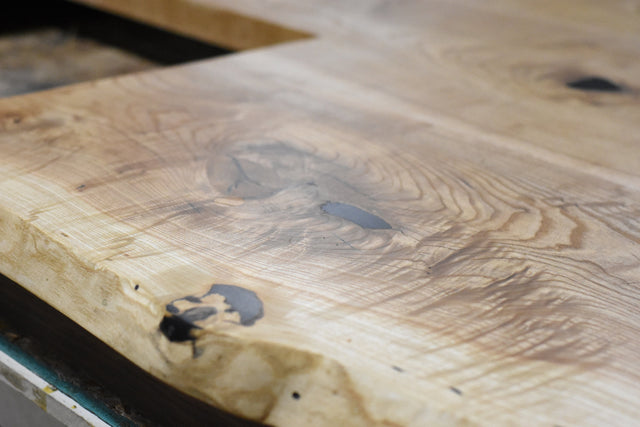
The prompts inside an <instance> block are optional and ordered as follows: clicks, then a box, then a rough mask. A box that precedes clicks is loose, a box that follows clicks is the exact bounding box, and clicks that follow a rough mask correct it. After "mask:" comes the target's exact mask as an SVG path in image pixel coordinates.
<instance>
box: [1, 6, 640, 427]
mask: <svg viewBox="0 0 640 427" xmlns="http://www.w3.org/2000/svg"><path fill="white" fill-rule="evenodd" d="M80 3H84V4H87V5H90V6H92V7H96V8H99V9H103V10H107V11H110V12H113V13H117V14H121V15H123V16H127V17H130V18H134V19H138V20H141V21H143V22H146V23H149V24H153V25H156V26H158V27H161V28H164V29H167V30H170V31H174V32H177V33H179V34H183V35H187V36H191V37H195V38H198V39H200V40H202V41H206V42H210V43H215V44H217V45H219V46H222V47H225V48H228V49H232V50H235V51H237V52H236V53H233V54H230V55H226V56H221V57H218V58H212V59H207V60H202V61H198V62H194V63H189V64H184V65H178V66H173V67H167V68H161V69H157V70H151V71H144V72H140V73H133V74H128V75H124V76H118V77H113V78H108V79H101V80H96V81H90V82H87V83H81V84H77V85H72V86H66V87H62V88H58V89H54V90H49V91H44V92H35V93H32V94H27V95H21V96H15V97H10V98H5V99H0V273H2V274H4V275H6V276H7V277H9V278H10V279H12V280H13V281H15V282H16V283H18V284H19V285H20V286H21V287H23V288H24V289H26V290H28V291H29V292H31V293H32V294H34V295H35V296H37V297H38V298H39V299H41V300H42V301H44V302H46V303H47V304H48V305H49V306H51V307H53V308H55V309H56V310H58V311H59V312H61V313H62V314H64V315H65V316H67V317H68V318H69V319H71V320H72V321H73V322H74V324H75V325H77V326H78V327H79V328H82V329H84V330H86V331H88V333H89V334H90V335H91V336H93V337H95V338H97V339H99V340H100V341H101V342H103V343H104V344H106V345H107V346H109V347H110V348H112V349H113V350H114V351H115V352H117V353H118V354H119V355H121V356H122V357H123V358H125V359H126V360H128V361H129V362H130V363H132V364H133V365H135V367H136V368H137V369H139V370H141V371H143V372H145V373H146V374H148V375H149V376H150V377H153V378H154V379H155V380H157V381H161V382H163V383H165V384H167V385H169V386H170V387H173V388H175V389H177V390H179V391H180V392H182V393H185V394H187V395H189V396H191V397H193V398H195V399H198V400H199V401H201V402H205V403H206V404H207V405H209V406H211V407H212V408H217V409H219V410H222V411H225V412H227V413H230V414H233V415H234V416H237V417H241V418H246V419H248V420H253V421H258V422H263V423H266V424H273V425H283V426H299V425H353V426H359V425H362V426H371V425H413V426H422V425H476V424H477V425H486V426H495V425H536V426H538V425H540V426H543V425H544V426H552V425H560V426H568V425H580V426H600V425H633V424H635V423H637V422H638V421H637V420H638V419H640V374H639V373H638V367H639V366H640V289H639V286H640V244H639V243H640V222H639V218H640V173H639V171H640V108H638V107H639V95H638V94H639V89H638V88H639V87H640V60H638V58H640V43H638V40H639V36H640V2H637V1H625V0H613V1H610V2H606V3H605V2H597V1H591V0H566V1H557V2H552V1H534V0H519V1H507V0H495V1H491V2H471V1H468V0H451V1H441V0H421V1H398V2H390V1H384V0H369V1H365V0H353V1H344V2H340V1H312V0H298V1H291V0H272V1H258V0H233V1H232V0H162V1H151V0H82V1H80Z"/></svg>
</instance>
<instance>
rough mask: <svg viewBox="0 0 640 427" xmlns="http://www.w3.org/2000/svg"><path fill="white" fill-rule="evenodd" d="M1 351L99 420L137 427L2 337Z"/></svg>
mask: <svg viewBox="0 0 640 427" xmlns="http://www.w3.org/2000/svg"><path fill="white" fill-rule="evenodd" d="M0 350H2V351H4V352H5V353H6V354H8V355H9V356H11V357H12V358H13V359H15V360H16V361H17V362H18V363H20V364H21V365H22V366H24V367H25V368H27V369H29V370H30V371H31V372H33V373H35V374H36V375H38V376H39V377H40V378H42V379H43V380H45V381H46V382H48V383H49V384H50V385H52V386H54V387H55V388H57V389H58V390H60V391H61V392H63V393H64V394H66V395H67V396H69V397H70V398H72V399H73V400H75V401H76V402H78V404H79V405H81V406H82V407H83V408H85V409H86V410H88V411H90V412H93V414H94V415H96V416H97V417H98V418H100V419H101V420H102V421H104V422H105V423H107V424H109V425H111V426H114V427H116V426H125V427H135V426H136V425H137V424H136V423H134V422H133V421H131V420H130V419H128V418H125V417H123V416H122V415H120V414H117V413H115V412H114V411H113V410H111V409H109V407H107V405H105V404H104V403H102V402H100V401H98V400H96V399H93V398H91V397H89V395H87V393H85V392H83V391H82V390H81V389H80V388H78V387H76V386H74V385H73V384H71V383H69V382H67V381H64V380H63V379H62V378H60V376H59V375H58V374H56V373H55V371H54V370H53V369H51V368H49V367H48V366H46V365H45V364H44V363H41V362H39V361H38V360H36V359H35V358H34V357H33V356H31V355H30V354H28V353H27V352H25V351H23V350H22V349H20V348H19V347H18V346H16V345H14V344H12V343H11V342H10V341H9V340H7V339H6V338H5V337H3V336H2V335H0Z"/></svg>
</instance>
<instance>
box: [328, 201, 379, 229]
mask: <svg viewBox="0 0 640 427" xmlns="http://www.w3.org/2000/svg"><path fill="white" fill-rule="evenodd" d="M321 208H322V210H323V211H325V212H326V213H328V214H329V215H334V216H337V217H340V218H342V219H346V220H347V221H351V222H353V223H354V224H358V225H359V226H360V227H362V228H371V229H374V230H388V229H391V225H389V223H388V222H387V221H385V220H384V219H382V218H380V217H379V216H376V215H373V214H371V213H369V212H367V211H364V210H362V209H360V208H357V207H355V206H352V205H348V204H346V203H339V202H327V203H325V204H324V205H322V206H321Z"/></svg>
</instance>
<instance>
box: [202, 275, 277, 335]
mask: <svg viewBox="0 0 640 427" xmlns="http://www.w3.org/2000/svg"><path fill="white" fill-rule="evenodd" d="M211 294H218V295H222V296H223V297H224V300H225V302H226V303H227V304H228V305H229V306H230V308H229V309H227V311H235V312H237V313H238V314H239V315H240V323H241V324H242V325H244V326H251V325H253V324H254V323H255V322H256V320H258V319H260V318H262V316H264V311H263V307H262V301H260V298H258V296H257V295H256V293H255V292H253V291H250V290H249V289H245V288H241V287H240V286H233V285H213V286H211V289H210V290H209V292H207V293H206V294H205V295H204V296H207V295H211ZM204 296H203V298H204Z"/></svg>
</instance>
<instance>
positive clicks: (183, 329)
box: [160, 315, 202, 342]
mask: <svg viewBox="0 0 640 427" xmlns="http://www.w3.org/2000/svg"><path fill="white" fill-rule="evenodd" d="M193 329H202V328H200V327H199V326H196V325H194V324H193V323H189V322H188V321H186V320H184V319H182V318H181V317H179V316H172V315H168V316H164V317H163V318H162V321H161V322H160V331H162V333H163V334H164V335H165V336H166V337H167V338H168V339H169V341H172V342H184V341H192V340H195V337H194V336H193V335H192V334H191V331H192V330H193Z"/></svg>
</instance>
